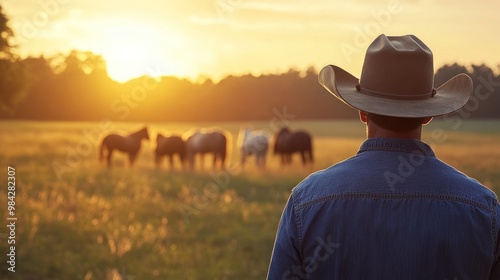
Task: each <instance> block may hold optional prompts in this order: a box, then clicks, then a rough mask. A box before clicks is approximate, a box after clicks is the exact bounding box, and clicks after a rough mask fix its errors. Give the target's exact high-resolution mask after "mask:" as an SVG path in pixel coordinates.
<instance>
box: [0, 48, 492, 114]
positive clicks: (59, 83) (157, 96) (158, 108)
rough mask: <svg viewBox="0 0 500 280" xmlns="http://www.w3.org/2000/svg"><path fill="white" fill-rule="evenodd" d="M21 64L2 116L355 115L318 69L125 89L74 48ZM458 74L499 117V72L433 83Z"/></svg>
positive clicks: (95, 59)
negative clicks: (18, 88) (20, 86)
mask: <svg viewBox="0 0 500 280" xmlns="http://www.w3.org/2000/svg"><path fill="white" fill-rule="evenodd" d="M15 63H17V64H19V67H20V68H22V69H24V71H25V77H26V79H25V81H24V82H25V83H27V90H26V92H25V93H24V95H23V98H22V100H20V101H19V102H18V103H17V105H16V106H15V107H13V108H12V109H11V110H10V112H3V113H2V114H1V117H2V118H3V119H23V120H47V121H49V120H50V121H97V120H102V119H110V120H115V121H249V120H267V119H270V118H272V117H273V114H274V111H276V110H280V111H283V110H285V111H286V112H287V113H289V114H293V115H295V117H296V119H350V118H356V117H357V114H356V112H355V111H354V110H351V109H350V108H348V107H347V106H345V105H343V104H341V103H340V102H338V101H336V100H335V99H334V98H332V96H330V95H329V94H328V93H327V91H325V90H324V89H323V88H322V87H321V86H320V85H319V83H318V82H317V70H316V69H314V68H313V67H309V68H308V69H307V70H305V71H299V70H296V69H290V70H289V71H288V72H286V73H278V74H267V75H261V76H253V75H250V74H248V75H242V76H238V77H236V76H227V77H225V78H223V79H222V80H220V81H219V82H217V83H214V82H212V80H210V79H207V80H205V81H204V82H193V81H190V80H187V79H181V78H177V77H172V76H164V77H160V78H152V77H149V76H143V77H139V78H135V79H132V80H130V81H128V82H126V83H123V84H122V83H118V82H115V81H113V80H112V79H111V78H110V77H109V76H108V73H107V70H106V62H105V60H104V59H103V58H102V57H101V56H100V55H96V54H94V53H91V52H82V51H77V50H74V51H72V52H70V53H69V54H67V55H65V56H62V55H59V56H56V57H52V58H45V57H43V56H41V57H29V58H25V59H20V60H18V61H16V62H15ZM458 73H467V74H469V75H470V76H471V77H472V78H473V81H474V89H475V91H474V93H473V94H474V95H475V96H476V98H473V100H472V101H471V104H469V106H466V108H464V109H465V110H468V111H469V112H468V114H467V116H468V117H470V118H499V117H500V110H498V109H497V108H496V105H495V104H500V87H499V86H500V75H497V74H496V73H495V72H494V71H493V69H491V68H490V67H488V66H486V65H472V66H470V67H465V66H462V65H458V64H453V65H445V66H443V67H441V68H439V69H438V70H437V71H436V78H435V85H436V86H439V85H441V84H442V83H443V82H444V81H446V80H448V79H449V78H451V77H452V76H454V75H456V74H458ZM476 103H477V104H476ZM464 109H462V110H464ZM273 110H274V111H273Z"/></svg>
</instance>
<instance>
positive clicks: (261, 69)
mask: <svg viewBox="0 0 500 280" xmlns="http://www.w3.org/2000/svg"><path fill="white" fill-rule="evenodd" d="M2 7H3V10H4V13H5V14H6V15H7V17H8V18H9V24H10V26H11V28H12V29H13V31H14V32H15V38H16V43H17V45H18V46H19V47H18V53H19V54H20V56H21V57H28V56H35V57H36V56H40V55H43V56H46V57H47V56H48V57H51V56H53V55H56V54H60V53H69V51H71V50H80V51H91V52H93V53H95V54H98V55H102V56H103V58H104V60H105V61H106V64H107V70H108V75H109V76H110V78H111V79H113V80H115V81H117V82H120V83H123V82H126V81H129V80H131V79H133V78H137V77H142V76H145V75H149V76H152V77H160V76H175V77H178V78H186V79H189V80H191V81H197V80H199V79H200V78H202V79H210V80H212V81H220V80H221V79H223V78H224V77H227V76H229V75H232V76H242V75H247V74H250V75H254V76H260V75H267V74H276V73H285V72H287V71H288V70H289V69H295V70H297V71H300V72H303V71H305V70H306V69H307V68H309V67H311V66H312V67H314V69H315V70H316V71H319V70H320V69H321V68H322V67H323V66H325V65H328V64H335V65H338V66H340V67H342V68H344V69H346V70H347V71H349V72H351V73H353V75H355V76H359V73H360V71H361V66H362V62H363V59H364V53H365V51H366V48H367V47H368V45H369V44H370V43H371V42H372V41H373V39H375V37H376V36H378V35H379V34H382V33H384V34H387V35H404V34H415V35H416V36H418V37H419V38H420V39H421V40H422V41H424V42H425V43H426V44H427V45H428V46H429V48H430V49H431V50H432V51H433V54H434V66H435V67H434V68H435V69H434V70H437V69H439V68H440V67H442V66H444V65H446V64H453V63H458V64H461V65H464V66H470V65H481V64H485V65H487V66H490V67H491V68H492V69H493V70H494V71H498V65H499V64H500V60H499V59H498V57H499V56H500V51H499V49H500V48H499V46H500V37H499V38H497V37H495V36H491V35H490V34H495V31H496V30H495V27H496V26H498V25H499V24H500V16H498V15H497V14H496V12H495V11H497V10H498V8H500V3H498V2H493V1H488V2H487V5H477V4H474V3H470V2H466V1H464V0H459V1H457V2H456V3H454V4H453V6H450V5H449V4H447V3H445V2H444V1H438V2H437V3H436V2H434V3H433V2H432V1H428V0H422V1H418V0H417V1H415V0H412V1H403V0H388V1H387V0H386V1H376V2H375V3H373V2H369V1H364V0H358V1H355V2H354V3H352V2H350V3H344V2H339V1H324V0H314V1H303V0H293V1H284V0H273V1H250V0H246V1H243V0H214V1H209V2H206V1H201V0H191V1H186V2H181V3H178V2H173V1H169V2H165V1H159V0H145V1H142V2H140V3H137V2H136V1H132V0H126V1H121V2H120V5H119V6H117V5H116V3H110V2H104V3H102V2H100V1H96V0H91V1H86V2H76V1H72V0H47V1H39V0H26V1H23V3H19V2H16V1H9V0H6V1H3V2H2ZM465 15H466V16H467V21H464V20H463V19H464V18H465ZM422 17H425V21H422V20H421V19H422ZM96 30H97V31H96ZM324 34H327V35H326V36H325V35H324ZM332 34H334V35H332ZM463 34H467V35H468V36H469V38H468V39H467V40H464V35H463ZM444 35H446V36H444ZM478 46H479V47H478ZM131 54H133V55H131Z"/></svg>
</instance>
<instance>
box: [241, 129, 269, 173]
mask: <svg viewBox="0 0 500 280" xmlns="http://www.w3.org/2000/svg"><path fill="white" fill-rule="evenodd" d="M239 138H240V140H241V165H242V166H244V165H245V161H246V159H247V157H249V156H252V155H254V156H255V165H256V166H257V167H260V168H264V167H265V166H266V154H267V150H268V148H269V140H268V138H269V137H268V135H267V133H266V132H265V131H262V130H254V131H251V130H250V129H249V128H245V129H243V130H240V137H239Z"/></svg>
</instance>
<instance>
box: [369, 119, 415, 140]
mask: <svg viewBox="0 0 500 280" xmlns="http://www.w3.org/2000/svg"><path fill="white" fill-rule="evenodd" d="M366 134H367V137H368V138H381V137H384V138H404V139H416V140H420V139H421V138H422V127H419V128H417V129H414V130H411V131H405V132H395V131H391V130H386V129H383V128H381V127H379V126H377V125H374V124H373V123H369V124H368V125H367V128H366Z"/></svg>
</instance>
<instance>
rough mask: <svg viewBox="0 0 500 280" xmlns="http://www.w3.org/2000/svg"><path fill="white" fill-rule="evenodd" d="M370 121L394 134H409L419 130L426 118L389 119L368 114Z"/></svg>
mask: <svg viewBox="0 0 500 280" xmlns="http://www.w3.org/2000/svg"><path fill="white" fill-rule="evenodd" d="M368 119H370V120H371V121H372V122H374V123H376V124H377V125H378V126H379V127H382V128H384V129H387V130H390V131H394V132H408V131H411V130H414V129H417V128H418V127H419V126H421V125H422V122H423V121H424V118H401V117H389V116H383V115H378V114H374V113H368Z"/></svg>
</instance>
